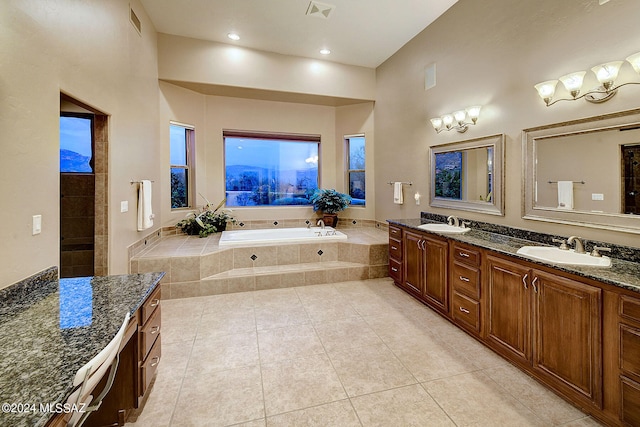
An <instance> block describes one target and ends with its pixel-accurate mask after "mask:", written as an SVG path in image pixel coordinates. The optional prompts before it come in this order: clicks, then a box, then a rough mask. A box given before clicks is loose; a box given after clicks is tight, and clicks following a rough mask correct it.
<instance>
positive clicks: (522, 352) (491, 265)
mask: <svg viewBox="0 0 640 427" xmlns="http://www.w3.org/2000/svg"><path fill="white" fill-rule="evenodd" d="M487 265H488V271H487V272H488V279H487V282H488V283H487V298H488V300H487V302H488V307H487V310H486V316H487V319H486V325H487V342H488V343H489V344H490V345H491V347H492V348H493V349H495V350H496V351H497V352H499V353H500V354H503V355H504V356H505V357H508V358H509V359H511V360H514V361H518V362H524V363H526V364H529V360H530V357H531V335H530V330H531V327H530V325H531V322H530V318H531V312H530V308H529V307H530V292H529V269H528V268H525V267H522V266H520V265H518V264H516V263H513V262H509V261H507V260H505V259H502V258H497V257H493V256H491V255H489V256H487Z"/></svg>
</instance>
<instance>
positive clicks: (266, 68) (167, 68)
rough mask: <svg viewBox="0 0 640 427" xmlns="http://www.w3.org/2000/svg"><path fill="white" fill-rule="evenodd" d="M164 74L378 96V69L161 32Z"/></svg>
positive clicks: (279, 88) (291, 89)
mask: <svg viewBox="0 0 640 427" xmlns="http://www.w3.org/2000/svg"><path fill="white" fill-rule="evenodd" d="M158 58H159V60H158V73H159V77H160V78H161V79H165V80H175V81H181V82H182V81H185V82H195V83H206V84H213V85H223V86H231V87H239V88H251V89H262V90H270V91H282V92H293V93H302V94H314V95H323V96H332V97H342V98H353V99H367V100H369V99H374V96H375V70H373V69H372V68H364V67H356V66H352V65H344V64H337V63H333V62H328V61H318V60H315V59H309V58H301V57H295V56H289V55H281V54H276V53H270V52H263V51H258V50H253V49H246V48H241V47H237V46H233V45H229V44H223V43H215V42H210V41H204V40H197V39H191V38H186V37H177V36H172V35H168V34H158Z"/></svg>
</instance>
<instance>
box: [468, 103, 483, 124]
mask: <svg viewBox="0 0 640 427" xmlns="http://www.w3.org/2000/svg"><path fill="white" fill-rule="evenodd" d="M481 108H482V106H480V105H474V106H473V107H469V108H467V115H468V116H469V118H470V119H471V120H473V121H475V120H478V117H480V109H481Z"/></svg>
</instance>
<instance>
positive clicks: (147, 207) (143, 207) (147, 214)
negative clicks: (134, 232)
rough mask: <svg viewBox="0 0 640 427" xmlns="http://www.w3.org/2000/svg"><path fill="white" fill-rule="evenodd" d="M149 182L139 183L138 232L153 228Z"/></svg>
mask: <svg viewBox="0 0 640 427" xmlns="http://www.w3.org/2000/svg"><path fill="white" fill-rule="evenodd" d="M152 193H153V190H152V188H151V181H149V180H148V179H144V180H142V181H140V188H139V189H138V231H142V230H146V229H147V228H150V227H152V226H153V217H154V215H153V211H152V209H151V194H152Z"/></svg>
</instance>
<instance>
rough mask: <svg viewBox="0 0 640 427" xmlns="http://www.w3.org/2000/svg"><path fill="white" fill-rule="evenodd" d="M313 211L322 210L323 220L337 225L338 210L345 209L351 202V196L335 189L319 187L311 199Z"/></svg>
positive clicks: (331, 224)
mask: <svg viewBox="0 0 640 427" xmlns="http://www.w3.org/2000/svg"><path fill="white" fill-rule="evenodd" d="M309 201H310V202H311V204H312V205H313V211H314V212H317V211H321V212H322V221H324V223H325V225H328V226H330V227H335V226H336V224H337V223H338V215H337V214H338V212H340V211H343V210H345V209H346V208H347V207H349V204H350V203H351V196H349V195H348V194H344V193H340V192H338V191H336V190H333V189H321V188H319V189H317V190H316V191H315V192H314V193H313V195H312V196H311V199H309Z"/></svg>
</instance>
